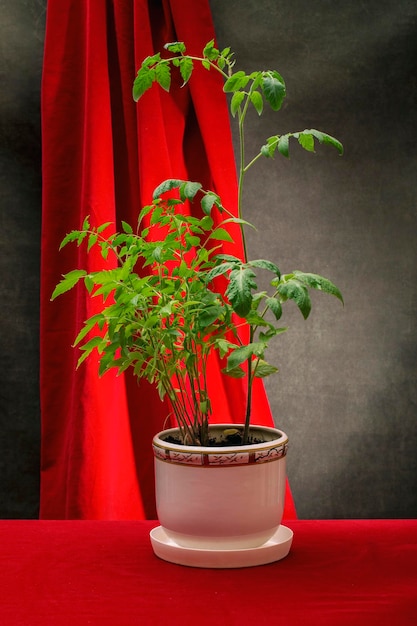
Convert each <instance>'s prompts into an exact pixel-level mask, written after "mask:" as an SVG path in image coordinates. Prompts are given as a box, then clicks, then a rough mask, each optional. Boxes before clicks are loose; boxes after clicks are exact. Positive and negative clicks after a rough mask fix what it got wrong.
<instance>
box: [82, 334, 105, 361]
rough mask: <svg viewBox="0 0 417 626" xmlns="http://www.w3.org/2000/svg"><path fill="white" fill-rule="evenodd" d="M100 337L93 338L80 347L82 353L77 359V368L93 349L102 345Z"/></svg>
mask: <svg viewBox="0 0 417 626" xmlns="http://www.w3.org/2000/svg"><path fill="white" fill-rule="evenodd" d="M103 343H104V342H103V339H102V337H93V338H92V339H90V341H87V343H85V344H84V345H83V346H81V347H80V350H82V351H83V354H82V355H81V356H80V358H79V359H78V363H77V368H78V367H79V366H80V365H81V363H82V362H83V361H85V359H86V358H87V357H88V356H89V355H90V354H91V352H92V351H93V350H94V348H98V347H99V346H100V345H101V344H103Z"/></svg>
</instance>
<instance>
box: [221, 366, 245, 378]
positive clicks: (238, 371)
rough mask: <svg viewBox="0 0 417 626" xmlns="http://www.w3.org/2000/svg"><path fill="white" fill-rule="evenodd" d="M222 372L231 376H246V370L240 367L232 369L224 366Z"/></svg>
mask: <svg viewBox="0 0 417 626" xmlns="http://www.w3.org/2000/svg"><path fill="white" fill-rule="evenodd" d="M222 373H223V374H227V375H228V376H230V377H231V378H244V377H245V376H246V372H245V370H244V369H242V368H241V367H235V368H234V369H229V368H227V367H224V368H223V369H222Z"/></svg>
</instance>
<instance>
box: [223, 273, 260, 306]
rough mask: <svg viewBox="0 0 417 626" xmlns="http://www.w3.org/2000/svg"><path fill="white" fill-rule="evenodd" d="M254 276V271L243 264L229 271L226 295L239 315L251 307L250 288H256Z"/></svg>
mask: <svg viewBox="0 0 417 626" xmlns="http://www.w3.org/2000/svg"><path fill="white" fill-rule="evenodd" d="M254 278H256V276H255V273H254V272H253V271H252V270H251V269H249V268H248V267H245V266H244V265H241V266H240V267H239V268H235V269H233V270H232V271H231V272H230V276H229V285H228V287H227V290H226V296H227V297H228V298H229V300H230V302H231V304H232V307H233V310H234V311H235V312H236V313H237V314H238V315H240V317H245V315H247V314H248V313H249V311H250V309H251V304H252V289H257V285H256V283H255V281H254Z"/></svg>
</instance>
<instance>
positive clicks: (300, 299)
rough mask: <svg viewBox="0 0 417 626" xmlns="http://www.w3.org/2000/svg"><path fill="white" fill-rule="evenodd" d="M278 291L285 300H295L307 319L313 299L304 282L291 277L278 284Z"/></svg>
mask: <svg viewBox="0 0 417 626" xmlns="http://www.w3.org/2000/svg"><path fill="white" fill-rule="evenodd" d="M286 278H287V277H286ZM277 291H278V293H279V294H280V296H281V297H282V298H283V299H284V300H294V302H295V303H296V305H297V306H298V308H299V309H300V311H301V314H302V316H303V317H304V319H307V317H308V316H309V315H310V311H311V300H310V296H309V294H308V289H307V287H306V286H305V285H304V284H303V283H302V282H300V281H299V280H296V279H295V278H289V279H288V280H285V281H284V282H282V283H280V284H279V285H278V287H277Z"/></svg>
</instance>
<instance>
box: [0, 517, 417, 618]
mask: <svg viewBox="0 0 417 626" xmlns="http://www.w3.org/2000/svg"><path fill="white" fill-rule="evenodd" d="M155 525H157V523H156V522H97V521H0V538H1V539H0V541H1V546H0V565H1V567H0V597H1V601H0V624H1V626H52V625H53V626H85V625H92V626H110V625H111V626H137V625H139V624H140V625H149V626H158V625H161V626H162V625H164V626H176V625H178V626H179V625H180V624H181V625H182V626H189V625H191V624H197V625H201V624H203V625H205V624H211V625H213V626H217V625H223V624H225V625H228V626H229V625H231V626H233V625H238V624H239V626H241V625H243V626H245V625H252V624H253V625H258V624H261V625H262V624H265V625H266V624H268V625H283V626H298V625H302V626H340V625H346V626H362V625H363V626H385V625H387V626H388V625H390V626H415V625H416V624H417V520H406V521H404V520H396V521H365V520H360V521H345V520H344V521H292V522H288V524H287V525H288V526H290V527H291V528H292V529H293V530H294V540H293V546H292V549H291V552H290V554H289V556H288V557H287V558H286V559H284V560H282V561H279V562H276V563H274V564H271V565H263V566H259V567H254V568H245V569H233V570H230V569H226V570H209V569H195V568H189V567H183V566H179V565H173V564H171V563H167V562H165V561H161V560H160V559H158V558H157V557H155V555H154V554H153V551H152V548H151V545H150V541H149V531H150V529H151V528H152V527H153V526H155Z"/></svg>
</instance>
